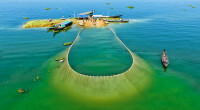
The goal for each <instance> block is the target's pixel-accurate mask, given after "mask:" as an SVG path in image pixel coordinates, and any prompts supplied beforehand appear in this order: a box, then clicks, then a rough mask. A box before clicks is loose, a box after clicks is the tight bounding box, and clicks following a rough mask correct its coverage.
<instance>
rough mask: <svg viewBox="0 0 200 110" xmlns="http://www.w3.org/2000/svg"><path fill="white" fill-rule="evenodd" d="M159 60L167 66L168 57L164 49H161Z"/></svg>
mask: <svg viewBox="0 0 200 110" xmlns="http://www.w3.org/2000/svg"><path fill="white" fill-rule="evenodd" d="M161 61H162V64H163V65H164V66H165V67H166V68H167V67H168V65H169V59H168V56H167V54H166V51H165V49H164V50H163V54H162V58H161Z"/></svg>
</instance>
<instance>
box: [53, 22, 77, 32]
mask: <svg viewBox="0 0 200 110" xmlns="http://www.w3.org/2000/svg"><path fill="white" fill-rule="evenodd" d="M72 23H73V22H72V21H70V22H69V23H66V24H64V27H58V26H54V27H51V28H50V29H54V30H62V29H64V28H66V27H68V26H70V25H72Z"/></svg>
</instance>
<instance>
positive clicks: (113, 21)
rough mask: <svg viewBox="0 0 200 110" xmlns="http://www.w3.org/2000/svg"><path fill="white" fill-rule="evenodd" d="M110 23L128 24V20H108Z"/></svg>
mask: <svg viewBox="0 0 200 110" xmlns="http://www.w3.org/2000/svg"><path fill="white" fill-rule="evenodd" d="M108 22H110V23H128V22H129V20H108Z"/></svg>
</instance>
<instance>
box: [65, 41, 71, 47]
mask: <svg viewBox="0 0 200 110" xmlns="http://www.w3.org/2000/svg"><path fill="white" fill-rule="evenodd" d="M71 44H72V42H66V43H64V46H68V45H71Z"/></svg>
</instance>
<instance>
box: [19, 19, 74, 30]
mask: <svg viewBox="0 0 200 110" xmlns="http://www.w3.org/2000/svg"><path fill="white" fill-rule="evenodd" d="M64 21H73V23H76V21H77V20H76V19H65V20H61V19H52V21H50V22H49V20H48V19H44V20H32V21H28V22H26V23H25V24H24V25H23V28H37V27H51V26H54V25H56V24H59V23H62V22H64Z"/></svg>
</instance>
